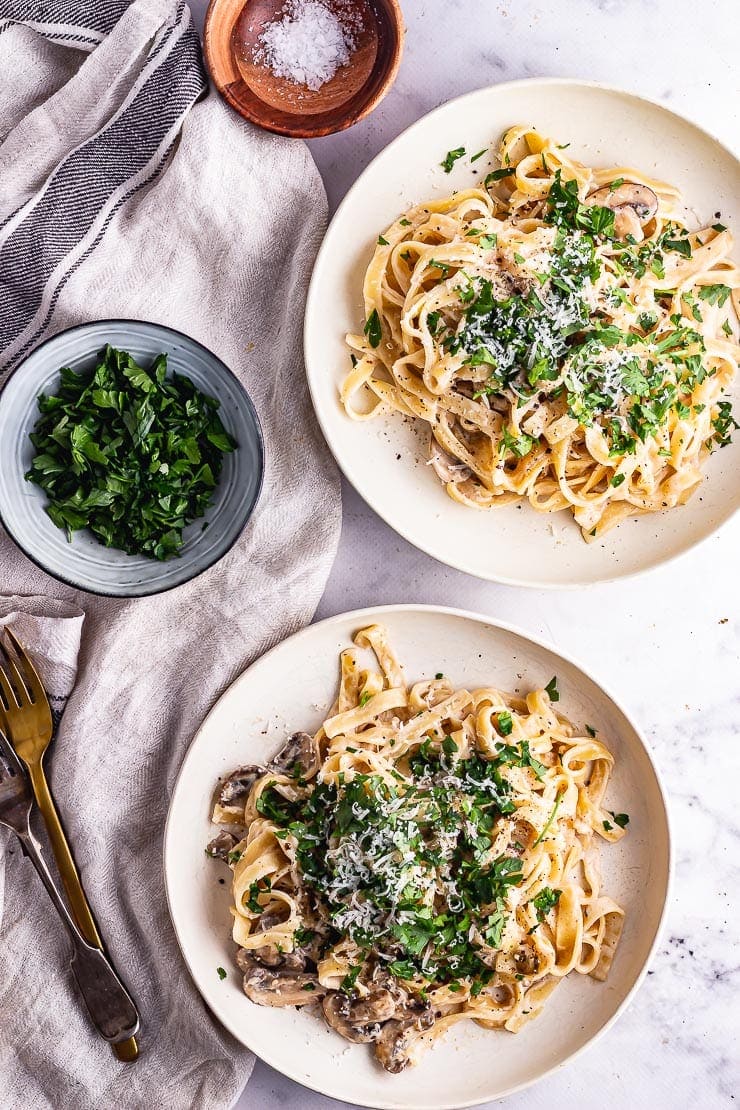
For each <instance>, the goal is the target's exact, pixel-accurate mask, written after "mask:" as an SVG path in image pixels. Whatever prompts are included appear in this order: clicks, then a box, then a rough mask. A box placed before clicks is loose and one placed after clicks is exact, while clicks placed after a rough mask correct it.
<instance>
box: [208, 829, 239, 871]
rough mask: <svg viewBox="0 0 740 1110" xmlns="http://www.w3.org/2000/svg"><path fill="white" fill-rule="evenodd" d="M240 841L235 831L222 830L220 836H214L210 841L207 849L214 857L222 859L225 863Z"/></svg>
mask: <svg viewBox="0 0 740 1110" xmlns="http://www.w3.org/2000/svg"><path fill="white" fill-rule="evenodd" d="M238 843H239V841H238V839H237V838H236V837H235V836H234V834H233V833H230V832H220V833H219V834H218V836H214V838H213V840H211V841H209V843H208V846H207V848H206V851H207V852H208V855H209V856H213V858H214V859H222V860H223V861H224V863H227V862H228V858H229V852H233V851H234V848H235V846H236V845H237V844H238Z"/></svg>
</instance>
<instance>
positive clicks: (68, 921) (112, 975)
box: [19, 833, 139, 1043]
mask: <svg viewBox="0 0 740 1110" xmlns="http://www.w3.org/2000/svg"><path fill="white" fill-rule="evenodd" d="M19 835H20V834H19ZM20 840H21V843H22V844H23V847H24V849H25V851H26V855H27V856H28V858H29V859H30V860H31V862H32V863H33V865H34V867H35V868H36V870H37V871H38V873H39V877H40V879H41V881H42V883H43V884H44V886H45V887H46V890H47V893H48V895H49V897H50V898H51V900H52V902H53V903H54V907H55V909H56V911H57V913H58V914H59V916H60V917H61V919H62V921H63V922H64V924H65V925H66V927H67V931H68V932H69V935H70V938H71V940H72V971H73V973H74V977H75V979H76V980H77V985H78V986H79V988H80V993H81V995H82V997H83V999H84V1001H85V1006H86V1007H87V1011H88V1013H89V1015H90V1017H91V1019H92V1022H93V1024H94V1025H95V1027H96V1029H97V1030H98V1032H99V1033H100V1035H101V1036H102V1037H103V1038H104V1039H105V1040H106V1041H111V1042H113V1043H117V1042H120V1041H126V1040H128V1039H129V1038H130V1037H133V1036H134V1034H135V1033H136V1032H137V1030H138V1028H139V1015H138V1013H137V1010H136V1006H135V1004H134V1001H133V999H132V998H131V996H130V994H129V993H128V991H127V990H126V988H125V987H124V985H123V983H122V982H121V980H120V979H119V978H118V976H117V975H116V972H115V971H114V969H113V965H112V964H111V962H110V960H109V959H108V957H107V956H106V954H105V953H104V952H103V951H102V949H100V948H95V947H93V945H91V944H88V942H87V941H86V940H85V938H84V937H83V935H82V933H81V932H80V930H79V929H78V928H77V926H76V925H75V923H74V921H73V920H72V918H71V916H70V914H69V911H68V910H67V907H66V905H65V903H64V899H63V898H62V895H61V893H60V891H59V889H58V887H57V885H56V883H55V882H54V879H53V878H52V875H51V872H50V871H49V868H48V867H47V866H46V862H45V860H44V857H43V855H42V853H41V845H40V844H39V842H38V841H37V840H36V838H35V836H33V834H28V833H24V834H22V835H20Z"/></svg>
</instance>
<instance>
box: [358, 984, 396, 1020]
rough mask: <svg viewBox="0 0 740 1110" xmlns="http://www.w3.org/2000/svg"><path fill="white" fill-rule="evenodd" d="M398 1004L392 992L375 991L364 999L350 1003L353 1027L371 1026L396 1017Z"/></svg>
mask: <svg viewBox="0 0 740 1110" xmlns="http://www.w3.org/2000/svg"><path fill="white" fill-rule="evenodd" d="M396 1008H397V1002H396V999H395V998H394V997H393V995H392V994H391V992H390V991H387V990H382V989H381V990H373V991H370V993H369V994H366V995H365V997H364V998H356V999H355V1000H354V1002H350V1006H349V1020H350V1021H351V1022H352V1024H353V1025H370V1024H371V1023H373V1022H377V1021H388V1020H389V1019H390V1018H392V1017H396Z"/></svg>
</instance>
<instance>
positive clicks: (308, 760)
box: [268, 732, 321, 779]
mask: <svg viewBox="0 0 740 1110" xmlns="http://www.w3.org/2000/svg"><path fill="white" fill-rule="evenodd" d="M320 764H321V755H320V753H319V748H318V744H317V743H316V741H315V740H314V738H313V736H310V735H309V734H308V733H307V732H294V733H293V735H292V736H291V737H290V739H289V740H288V742H287V743H286V745H285V747H283V748H281V749H280V751H279V752H278V754H277V755H276V756H275V758H274V759H272V760H270V762H269V764H268V769H269V770H270V771H277V772H279V773H282V774H284V773H286V772H288V771H290V770H292V769H293V767H297V768H298V770H299V771H300V773H301V775H302V777H303V778H304V779H310V778H313V776H314V775H315V774H316V772H317V771H318V769H319V766H320Z"/></svg>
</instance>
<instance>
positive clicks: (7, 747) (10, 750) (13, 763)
mask: <svg viewBox="0 0 740 1110" xmlns="http://www.w3.org/2000/svg"><path fill="white" fill-rule="evenodd" d="M0 725H2V726H3V727H2V728H0V759H2V760H3V761H4V762H5V763H6V764H7V765H8V766H9V767H11V768H12V769H13V770H14V771H15V773H16V774H17V775H25V773H26V772H25V770H24V768H23V764H22V763H21V761H20V759H19V758H18V756H17V755H16V751H15V748H14V747H13V745H12V744H11V743H10V740H8V738H7V736H6V735H5V732H4V727H5V723H4V721H0Z"/></svg>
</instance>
